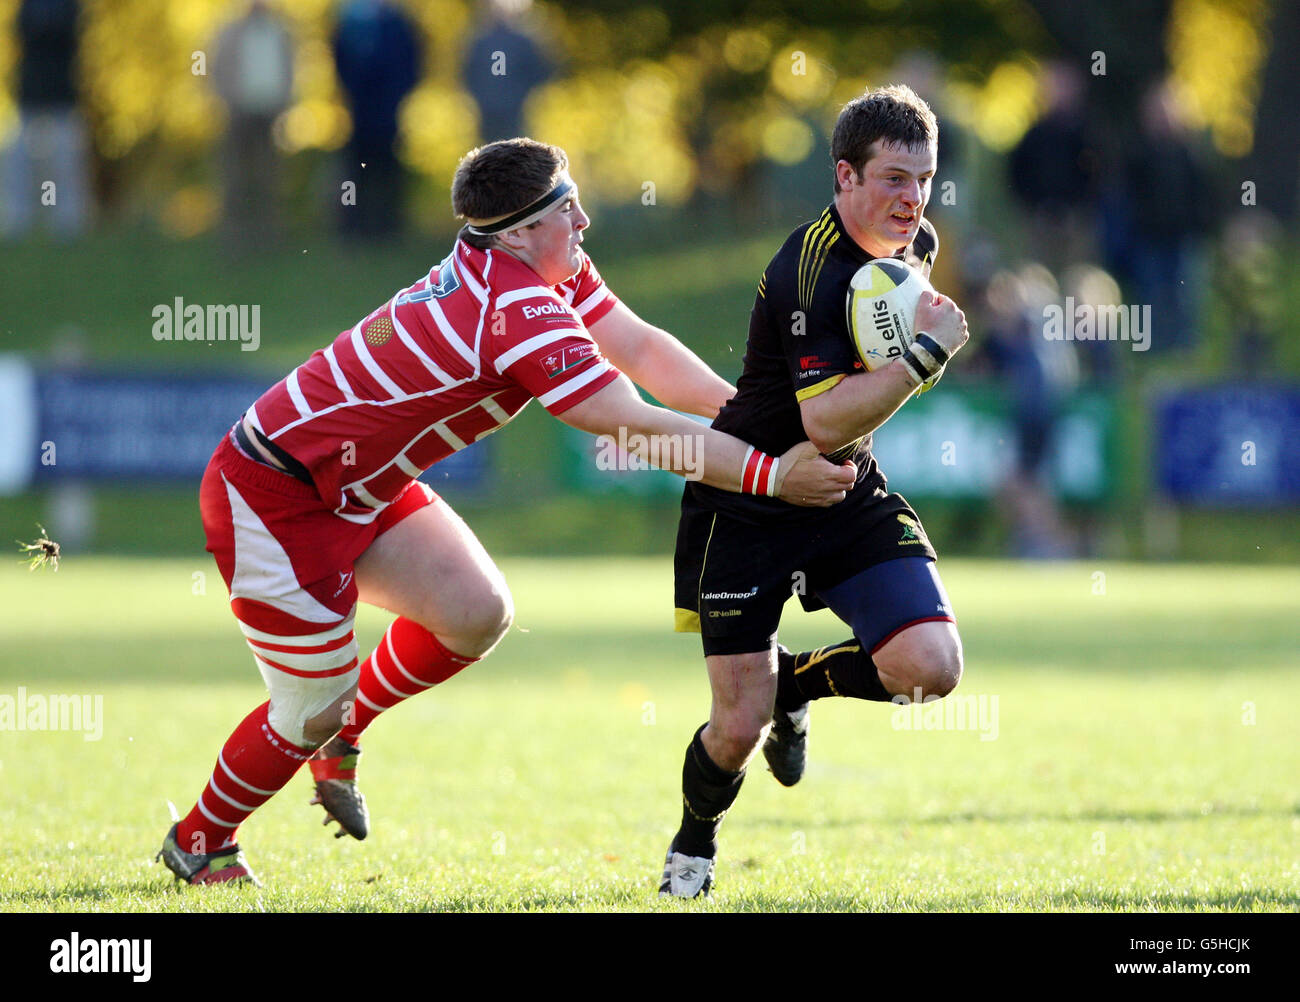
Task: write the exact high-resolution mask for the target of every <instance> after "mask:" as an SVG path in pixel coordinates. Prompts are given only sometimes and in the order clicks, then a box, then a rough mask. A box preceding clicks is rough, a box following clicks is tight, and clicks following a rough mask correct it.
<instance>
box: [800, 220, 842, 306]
mask: <svg viewBox="0 0 1300 1002" xmlns="http://www.w3.org/2000/svg"><path fill="white" fill-rule="evenodd" d="M834 233H835V220H834V219H832V218H831V214H830V210H829V209H827V210H825V211H823V212H822V214H821V218H819V219H818V220H817V222H815V223H813V224H812V225H811V226H809V227H808V229H807V230H806V231H805V232H804V235H803V247H801V248H800V250H799V272H798V279H799V290H798V291H799V308H800V309H802V310H807V309H808V306H809V302H810V300H811V299H812V290H813V281H814V279H813V275H814V271H815V270H820V265H819V264H818V256H819V253H821V249H822V244H823V242H824V241H825V240H826V239H827V238H828V237H830V236H832V235H834Z"/></svg>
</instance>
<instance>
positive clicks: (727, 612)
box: [709, 609, 741, 619]
mask: <svg viewBox="0 0 1300 1002" xmlns="http://www.w3.org/2000/svg"><path fill="white" fill-rule="evenodd" d="M740 614H741V610H740V609H714V610H712V611H711V612H710V613H709V618H710V619H722V618H723V617H725V616H739V615H740Z"/></svg>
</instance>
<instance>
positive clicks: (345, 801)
mask: <svg viewBox="0 0 1300 1002" xmlns="http://www.w3.org/2000/svg"><path fill="white" fill-rule="evenodd" d="M360 761H361V749H360V748H358V747H356V746H355V745H350V744H348V743H347V742H346V741H344V740H343V739H342V738H340V737H333V738H331V739H330V740H329V741H327V742H325V744H323V745H322V746H321V747H320V748H318V749H317V750H316V754H315V755H313V756H312V757H311V758H310V759H308V760H307V764H308V765H309V766H311V774H312V778H313V779H314V780H315V781H316V796H315V797H313V798H312V800H311V803H313V804H320V805H321V806H322V807H324V808H325V820H324V821H323V822H321V823H322V824H325V825H328V824H329V823H330V822H331V821H337V822H338V823H339V830H338V831H336V832H335V833H334V837H335V838H342V837H343V836H344V835H351V836H352V837H353V838H355V839H363V838H365V837H366V836H367V835H369V834H370V812H369V811H368V810H366V798H365V797H364V796H362V794H361V791H360V790H359V789H357V763H358V762H360Z"/></svg>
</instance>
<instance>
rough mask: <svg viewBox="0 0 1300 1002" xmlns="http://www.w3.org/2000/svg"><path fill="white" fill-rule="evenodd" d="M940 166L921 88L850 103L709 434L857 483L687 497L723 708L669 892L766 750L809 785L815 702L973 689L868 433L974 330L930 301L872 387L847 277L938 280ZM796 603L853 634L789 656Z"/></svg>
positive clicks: (713, 721) (918, 539)
mask: <svg viewBox="0 0 1300 1002" xmlns="http://www.w3.org/2000/svg"><path fill="white" fill-rule="evenodd" d="M937 156H938V123H937V122H936V121H935V117H934V114H933V112H931V110H930V108H929V107H928V106H927V105H926V103H925V102H924V101H923V100H921V99H920V98H919V97H918V96H917V95H916V94H915V93H913V92H912V91H911V90H910V89H909V88H907V87H901V86H900V87H886V88H882V89H879V90H876V91H872V92H870V93H867V94H864V95H863V96H862V97H859V98H857V99H855V100H854V101H851V102H850V103H849V104H848V105H846V106H845V107H844V109H843V110H842V111H841V113H840V116H839V118H838V120H837V122H836V125H835V131H834V133H833V135H832V138H831V162H832V163H833V165H834V173H835V178H834V193H835V195H834V199H833V200H832V202H831V204H830V205H829V206H828V207H827V208H826V209H825V211H823V212H822V214H821V216H819V217H818V218H817V219H816V220H814V221H812V222H810V223H805V224H804V225H802V226H800V227H799V228H798V229H796V230H795V231H794V232H793V233H792V234H791V235H790V237H789V238H788V239H787V240H786V242H785V244H784V245H783V246H782V247H781V249H780V250H779V251H778V252H777V254H776V256H775V257H774V258H773V259H772V261H771V263H770V264H769V265H768V266H767V269H766V271H765V272H764V273H763V276H762V278H761V279H760V281H759V284H758V295H757V297H756V299H755V302H754V309H753V312H752V314H751V315H750V325H749V341H748V344H747V346H746V350H745V358H744V370H743V372H742V374H741V377H740V380H739V382H738V384H737V392H736V395H735V396H734V397H732V398H731V400H729V401H728V402H727V404H726V405H725V406H724V407H723V408H722V411H721V412H720V413H719V414H718V417H717V418H716V419H715V420H714V422H713V427H714V428H717V429H719V430H721V431H726V432H730V433H731V434H732V435H735V436H736V437H738V438H741V439H744V440H746V441H748V442H751V443H753V444H754V446H755V447H756V448H757V449H761V450H763V452H765V453H768V454H770V455H779V454H780V453H782V452H783V451H785V450H786V449H788V448H790V447H791V446H792V445H794V444H795V443H797V442H800V441H802V440H804V439H805V438H806V439H810V440H811V441H812V442H813V444H814V445H816V446H817V447H818V448H819V449H820V450H821V451H822V452H823V453H825V454H826V455H827V456H829V457H831V458H833V459H838V460H840V461H844V460H848V459H852V460H853V462H854V463H855V464H856V466H857V470H858V477H857V482H856V484H855V486H854V488H853V490H852V491H850V492H849V495H848V498H847V500H845V501H844V502H842V503H841V504H839V505H836V506H834V507H832V508H797V507H795V506H794V505H791V504H788V503H786V502H784V501H780V500H776V499H774V498H766V497H751V496H742V495H737V494H730V493H727V492H725V491H720V490H718V489H716V488H713V487H708V486H706V485H703V484H699V483H690V484H687V486H686V492H685V495H684V496H683V499H682V516H681V523H680V525H679V528H678V535H677V553H676V562H675V578H676V587H675V593H676V594H675V602H676V606H677V611H676V617H677V623H676V625H677V629H679V630H683V631H699V632H700V634H701V635H702V638H703V641H704V654H705V662H706V664H707V667H708V673H709V682H710V684H711V686H712V690H713V705H712V708H711V710H710V714H709V720H708V723H706V724H705V725H703V726H702V727H701V728H700V729H699V730H698V731H697V732H696V733H695V736H694V738H693V739H692V740H691V743H690V745H689V746H688V748H687V750H686V760H685V764H684V766H683V770H682V800H683V808H682V823H681V827H680V828H679V829H678V832H677V834H676V835H675V836H674V838H673V841H672V844H671V845H670V847H669V849H668V857H667V859H666V861H665V864H664V871H663V877H662V882H661V885H660V893H661V894H664V895H673V896H677V897H696V896H698V895H700V894H708V893H709V890H710V889H711V887H712V885H713V877H714V859H715V857H716V855H717V834H718V829H719V827H720V826H721V823H722V818H723V816H724V815H725V814H726V813H727V811H728V809H729V808H730V807H731V805H732V803H733V802H734V801H735V799H736V795H737V794H738V793H739V792H740V785H741V782H742V781H743V780H744V776H745V767H746V765H747V764H748V762H749V760H750V759H751V758H752V757H753V755H754V753H755V752H757V751H758V749H759V747H760V745H762V747H763V750H764V755H765V757H766V758H767V761H768V764H769V767H770V768H771V770H772V772H773V773H774V774H775V776H776V778H777V779H778V780H779V781H780V782H781V783H783V784H785V785H787V786H789V785H793V784H794V783H796V782H797V781H798V780H799V778H800V776H801V775H802V774H803V768H804V760H805V749H806V737H807V730H808V702H809V701H810V700H813V699H820V698H823V697H826V696H849V697H855V698H858V699H867V700H876V701H880V702H889V701H890V700H891V699H892V698H893V697H894V696H896V695H901V696H906V697H907V698H908V699H909V700H911V699H918V698H919V699H924V698H926V697H931V696H934V697H942V696H944V695H946V694H947V693H949V692H951V691H952V689H953V688H954V687H955V686H956V685H957V682H958V681H959V679H960V678H961V673H962V652H961V641H960V639H959V637H958V635H957V627H956V621H955V619H954V617H953V612H952V607H951V605H950V603H949V601H948V596H947V594H946V593H945V591H944V588H943V584H942V582H941V581H940V580H939V575H938V572H937V571H936V569H935V553H934V550H933V548H932V547H931V546H930V542H929V540H928V539H927V538H926V534H925V530H924V529H923V528H922V526H921V523H920V520H919V519H918V518H917V516H916V513H915V512H914V511H913V510H912V509H911V507H910V506H909V505H908V503H907V502H906V501H905V500H904V499H903V498H902V497H901V496H900V495H898V494H894V493H891V492H890V491H889V488H888V486H887V484H886V482H885V477H884V474H883V473H882V472H881V470H880V468H879V467H878V466H877V464H876V461H875V458H874V457H873V456H872V454H871V433H872V432H873V431H874V430H875V429H876V428H878V427H880V425H881V424H883V423H884V422H885V421H886V420H887V419H888V418H889V417H890V415H892V414H893V413H894V412H895V411H896V410H897V409H898V408H899V407H901V406H902V404H903V403H904V402H905V401H906V400H907V399H908V397H909V396H911V395H912V393H913V392H914V391H915V390H916V388H917V387H918V386H919V385H920V383H921V382H922V381H923V380H924V379H926V378H928V377H929V376H931V375H934V374H935V373H937V372H939V371H941V369H942V367H943V365H944V363H945V362H946V361H947V359H948V358H949V357H950V356H951V355H952V354H953V353H955V352H956V351H957V350H958V349H959V348H960V347H961V346H962V345H963V344H964V343H965V342H966V339H967V331H966V320H965V317H964V315H963V314H962V312H961V310H959V309H958V308H957V306H956V304H954V303H953V302H952V300H950V299H947V298H946V297H943V296H934V295H930V294H929V293H927V294H925V295H923V297H922V299H921V302H920V304H919V306H918V307H917V311H916V330H917V331H918V332H925V333H926V334H928V335H929V337H928V339H926V340H925V341H923V342H922V343H923V344H925V345H928V346H929V347H930V350H928V351H915V352H914V351H912V350H910V349H909V351H908V352H907V353H905V355H904V357H903V358H901V359H898V360H895V361H893V362H891V363H890V364H888V365H886V366H883V367H881V368H878V369H876V370H874V371H870V372H869V371H867V370H866V369H865V368H864V367H863V366H862V364H861V363H860V362H859V360H858V358H857V354H856V351H855V349H854V344H853V338H852V336H851V334H850V331H849V326H848V323H849V321H848V314H847V309H846V304H847V299H848V289H849V280H850V279H851V278H852V277H853V275H854V273H856V272H857V270H858V269H859V268H861V267H862V266H863V265H864V264H866V263H867V262H868V261H870V260H872V259H874V258H884V257H897V258H903V259H905V260H907V261H908V262H909V263H911V264H913V265H916V266H918V267H920V268H922V269H923V270H924V271H927V272H928V270H929V267H930V264H931V263H932V262H933V260H934V257H935V254H936V253H937V251H938V244H939V241H938V237H937V235H936V234H935V231H934V228H933V227H932V226H931V225H930V223H929V222H927V221H926V220H925V219H924V218H923V214H924V211H925V207H926V203H927V202H928V200H929V197H930V187H931V183H932V181H933V178H934V174H935V169H936V166H937ZM918 337H919V334H918ZM792 593H794V594H798V595H799V597H800V600H801V601H802V603H803V605H804V607H805V608H807V609H815V608H824V607H829V608H830V609H831V610H832V611H833V612H834V613H835V614H836V615H837V616H838V617H839V618H840V619H841V620H843V621H844V622H845V623H846V624H848V625H849V626H850V627H851V628H852V630H853V636H852V637H851V638H850V639H848V640H847V641H844V642H842V643H839V644H834V645H831V646H828V647H823V648H820V649H819V650H816V651H811V652H806V653H803V654H799V655H792V654H790V653H789V652H787V651H786V650H785V649H784V648H781V647H779V646H778V644H777V626H778V624H779V622H780V618H781V610H782V607H783V606H784V604H785V602H786V600H787V599H788V598H790V596H791V594H792ZM765 739H766V743H765Z"/></svg>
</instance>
